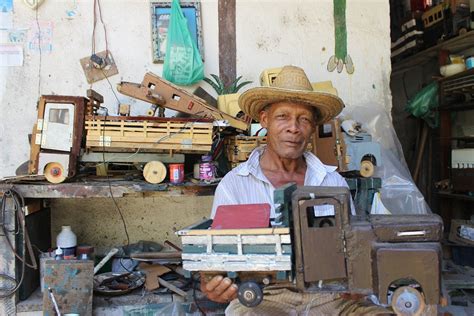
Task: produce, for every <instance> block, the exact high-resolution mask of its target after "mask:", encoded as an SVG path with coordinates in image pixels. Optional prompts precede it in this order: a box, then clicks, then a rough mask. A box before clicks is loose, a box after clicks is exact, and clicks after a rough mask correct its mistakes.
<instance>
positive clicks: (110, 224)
mask: <svg viewBox="0 0 474 316" xmlns="http://www.w3.org/2000/svg"><path fill="white" fill-rule="evenodd" d="M116 201H117V204H118V206H119V208H120V210H121V211H122V215H123V217H124V220H125V223H126V225H127V230H128V233H129V237H130V242H131V243H134V242H137V241H139V240H152V241H156V242H158V243H163V241H165V240H167V239H168V240H170V241H171V242H173V243H176V244H179V238H178V236H176V234H175V232H176V231H177V230H179V229H181V228H183V227H186V226H188V225H191V224H193V223H196V222H197V221H199V220H202V219H204V218H207V217H209V213H210V208H211V205H212V196H197V197H190V196H187V197H180V196H176V197H175V196H173V197H156V198H120V199H116ZM51 209H52V214H51V216H52V218H53V222H52V227H51V234H52V237H53V241H55V240H56V236H57V234H59V232H60V231H61V226H63V225H68V226H71V227H72V229H73V231H74V233H75V234H76V235H77V240H78V242H79V243H88V244H91V245H95V246H96V248H97V252H98V253H102V252H107V251H108V249H110V248H111V247H116V246H121V245H125V244H126V243H127V237H126V235H125V232H124V229H123V224H122V220H121V219H120V215H119V213H118V211H117V209H116V207H115V205H114V203H113V201H112V200H111V199H105V198H104V199H99V198H95V199H88V200H83V199H79V200H72V199H56V200H52V201H51Z"/></svg>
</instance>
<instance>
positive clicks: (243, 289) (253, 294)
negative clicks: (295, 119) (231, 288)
mask: <svg viewBox="0 0 474 316" xmlns="http://www.w3.org/2000/svg"><path fill="white" fill-rule="evenodd" d="M237 297H238V298H239V302H240V303H241V304H242V305H244V306H247V307H255V306H257V305H259V304H260V303H261V302H262V300H263V291H262V289H261V288H260V286H259V285H258V284H257V283H255V282H253V281H247V282H243V283H241V284H240V286H239V291H238V294H237Z"/></svg>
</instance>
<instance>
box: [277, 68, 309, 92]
mask: <svg viewBox="0 0 474 316" xmlns="http://www.w3.org/2000/svg"><path fill="white" fill-rule="evenodd" d="M271 86H272V87H275V88H282V89H290V90H302V91H313V87H312V85H311V82H309V79H308V77H307V76H306V73H305V72H304V70H303V69H301V68H300V67H296V66H285V67H283V68H282V70H281V71H280V73H279V74H278V76H277V77H276V78H275V80H273V82H272V84H271Z"/></svg>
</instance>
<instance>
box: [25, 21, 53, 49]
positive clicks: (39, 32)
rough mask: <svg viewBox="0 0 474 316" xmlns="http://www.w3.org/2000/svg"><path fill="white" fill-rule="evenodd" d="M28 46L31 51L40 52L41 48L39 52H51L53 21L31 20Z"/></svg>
mask: <svg viewBox="0 0 474 316" xmlns="http://www.w3.org/2000/svg"><path fill="white" fill-rule="evenodd" d="M38 25H39V29H38ZM28 48H29V50H30V51H33V52H40V50H41V53H51V51H52V50H53V22H51V21H39V22H38V23H37V22H36V21H33V22H31V25H30V32H29V34H28Z"/></svg>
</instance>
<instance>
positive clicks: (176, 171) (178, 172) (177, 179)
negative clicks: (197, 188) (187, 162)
mask: <svg viewBox="0 0 474 316" xmlns="http://www.w3.org/2000/svg"><path fill="white" fill-rule="evenodd" d="M169 168H170V182H171V183H174V184H179V183H183V181H184V163H173V164H170V166H169Z"/></svg>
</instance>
